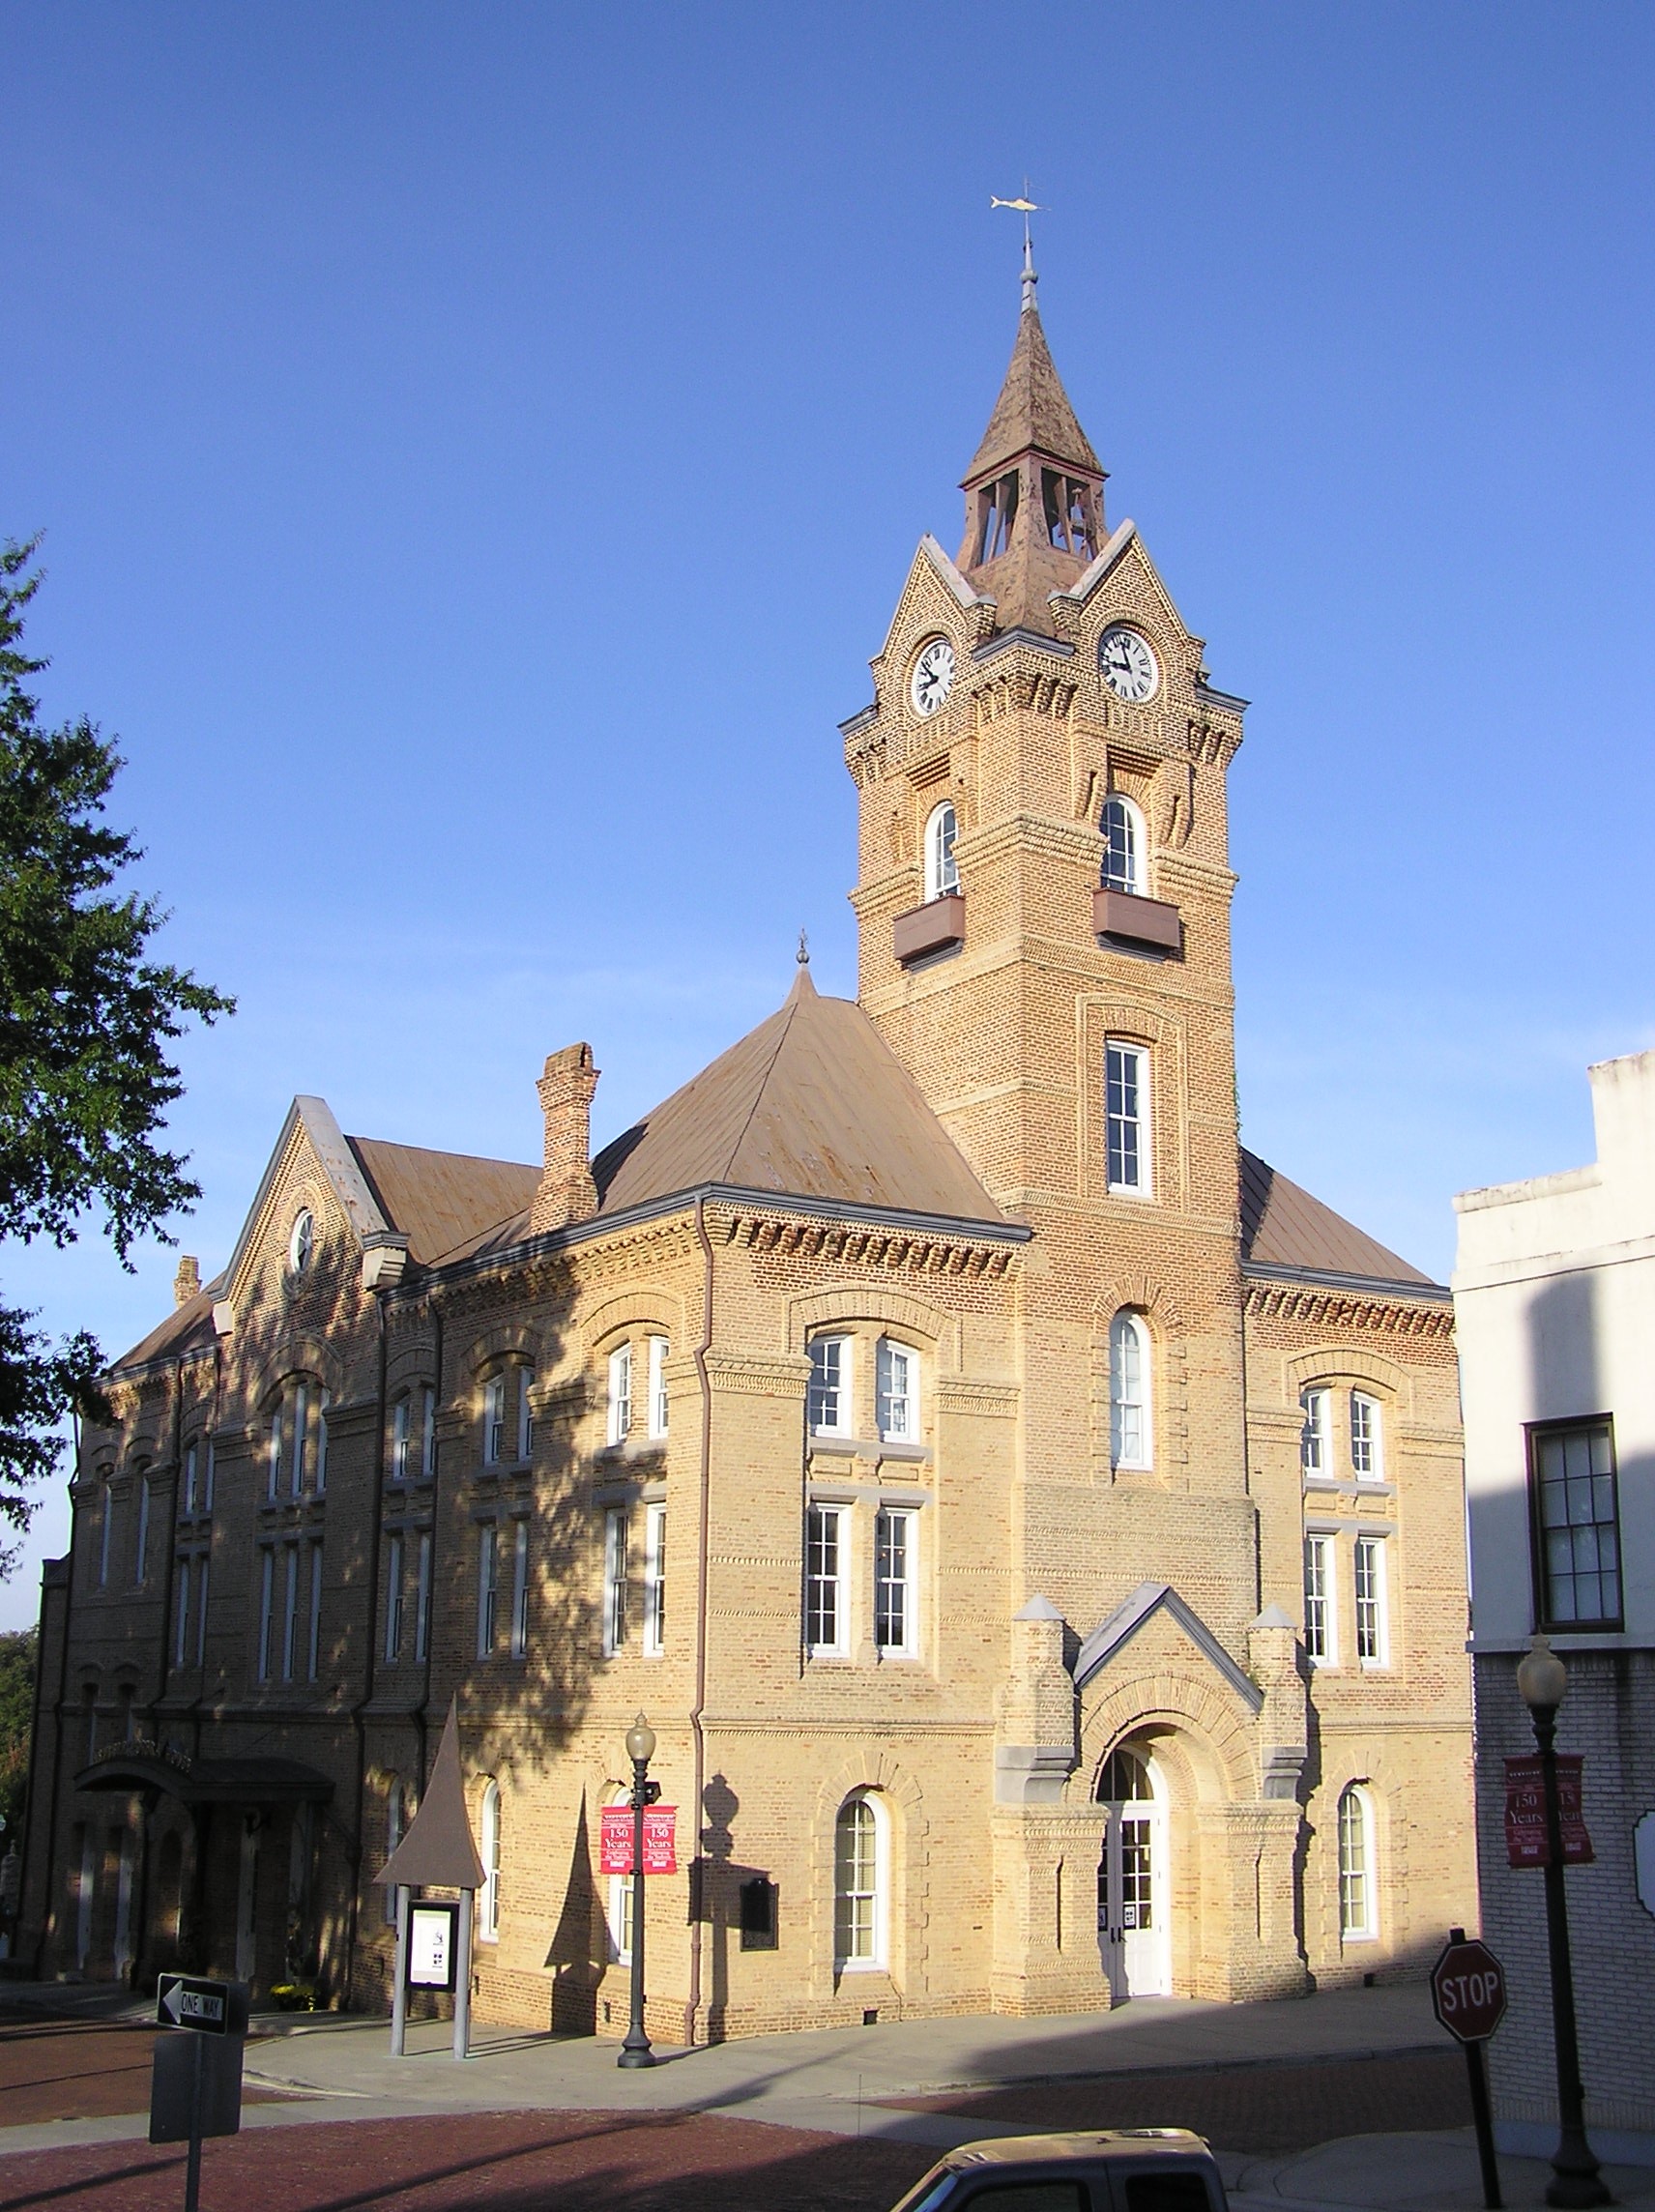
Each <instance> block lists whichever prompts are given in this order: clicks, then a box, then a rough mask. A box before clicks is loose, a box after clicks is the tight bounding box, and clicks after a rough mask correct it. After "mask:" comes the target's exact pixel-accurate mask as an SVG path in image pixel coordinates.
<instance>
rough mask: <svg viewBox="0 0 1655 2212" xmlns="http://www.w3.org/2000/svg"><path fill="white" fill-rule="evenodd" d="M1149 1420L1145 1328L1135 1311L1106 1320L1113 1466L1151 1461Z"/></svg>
mask: <svg viewBox="0 0 1655 2212" xmlns="http://www.w3.org/2000/svg"><path fill="white" fill-rule="evenodd" d="M1152 1437H1153V1432H1152V1430H1151V1427H1150V1421H1149V1332H1148V1330H1147V1328H1146V1327H1145V1325H1144V1324H1143V1322H1142V1321H1140V1320H1139V1318H1138V1316H1137V1315H1136V1314H1131V1313H1118V1314H1117V1315H1116V1317H1115V1319H1114V1320H1113V1321H1112V1322H1111V1323H1110V1324H1109V1452H1110V1463H1111V1465H1112V1466H1115V1467H1128V1468H1147V1467H1150V1466H1152V1465H1153V1464H1154V1456H1155V1455H1154V1450H1153V1446H1152Z"/></svg>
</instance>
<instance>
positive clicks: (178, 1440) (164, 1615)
mask: <svg viewBox="0 0 1655 2212" xmlns="http://www.w3.org/2000/svg"><path fill="white" fill-rule="evenodd" d="M183 1480H184V1354H183V1353H179V1355H178V1357H177V1358H176V1359H175V1360H174V1361H173V1363H172V1530H171V1534H170V1535H169V1537H168V1539H167V1547H166V1600H165V1603H164V1604H163V1605H162V1607H161V1609H160V1690H159V1692H158V1693H157V1697H156V1703H158V1704H159V1703H160V1701H161V1699H162V1698H164V1697H165V1696H166V1691H167V1684H168V1683H169V1682H170V1681H171V1679H172V1648H173V1645H172V1635H171V1630H172V1600H173V1587H174V1585H175V1583H176V1581H177V1579H178V1506H179V1486H180V1484H181V1483H182V1482H183ZM156 1732H157V1735H158V1737H159V1735H160V1719H159V1715H158V1716H157V1731H156Z"/></svg>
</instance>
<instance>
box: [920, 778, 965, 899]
mask: <svg viewBox="0 0 1655 2212" xmlns="http://www.w3.org/2000/svg"><path fill="white" fill-rule="evenodd" d="M959 828H960V823H959V817H958V815H956V814H955V812H954V807H953V801H952V800H946V799H945V800H944V801H943V803H942V805H941V806H934V807H933V808H932V809H931V819H930V820H929V821H928V822H927V823H926V825H925V896H926V897H927V898H928V899H934V898H943V897H944V895H945V894H946V893H947V892H949V891H957V890H958V889H959V888H960V869H959V863H958V861H957V860H956V859H954V839H955V837H956V836H957V835H958V834H959Z"/></svg>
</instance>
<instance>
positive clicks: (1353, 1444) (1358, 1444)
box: [1350, 1390, 1385, 1482]
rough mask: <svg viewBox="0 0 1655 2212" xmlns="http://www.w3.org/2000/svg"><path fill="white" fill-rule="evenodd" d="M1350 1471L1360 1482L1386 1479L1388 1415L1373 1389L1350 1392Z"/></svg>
mask: <svg viewBox="0 0 1655 2212" xmlns="http://www.w3.org/2000/svg"><path fill="white" fill-rule="evenodd" d="M1364 1463H1365V1464H1364ZM1350 1471H1351V1473H1352V1474H1353V1475H1354V1476H1355V1477H1356V1480H1357V1481H1358V1482H1383V1480H1384V1479H1385V1430H1384V1415H1383V1413H1382V1412H1381V1411H1380V1408H1379V1400H1378V1399H1377V1398H1376V1397H1375V1396H1374V1394H1373V1392H1372V1391H1371V1390H1352V1391H1351V1393H1350Z"/></svg>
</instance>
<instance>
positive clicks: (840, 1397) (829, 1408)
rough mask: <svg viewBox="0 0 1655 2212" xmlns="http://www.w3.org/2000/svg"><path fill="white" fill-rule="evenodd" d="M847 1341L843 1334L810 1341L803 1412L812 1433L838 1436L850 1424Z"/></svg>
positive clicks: (849, 1351)
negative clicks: (808, 1384) (805, 1406)
mask: <svg viewBox="0 0 1655 2212" xmlns="http://www.w3.org/2000/svg"><path fill="white" fill-rule="evenodd" d="M850 1411H851V1342H850V1339H849V1337H844V1336H817V1337H812V1338H811V1340H810V1388H809V1392H808V1398H807V1415H808V1419H809V1422H810V1433H811V1434H812V1436H840V1435H843V1433H844V1432H845V1430H846V1429H848V1428H849V1426H850V1421H849V1419H848V1415H849V1413H850Z"/></svg>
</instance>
